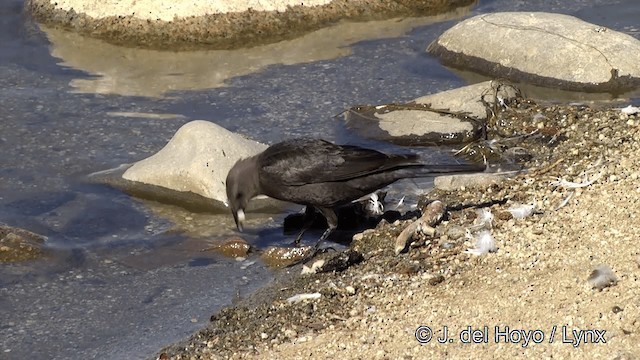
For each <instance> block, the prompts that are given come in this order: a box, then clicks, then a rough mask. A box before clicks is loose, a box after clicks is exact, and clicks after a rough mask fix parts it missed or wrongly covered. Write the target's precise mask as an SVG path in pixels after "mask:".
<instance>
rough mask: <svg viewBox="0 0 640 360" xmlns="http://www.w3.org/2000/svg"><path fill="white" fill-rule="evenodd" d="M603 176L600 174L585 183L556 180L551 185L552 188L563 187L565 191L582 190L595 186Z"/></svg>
mask: <svg viewBox="0 0 640 360" xmlns="http://www.w3.org/2000/svg"><path fill="white" fill-rule="evenodd" d="M601 176H602V173H601V172H600V173H598V175H596V176H594V177H593V178H592V179H591V180H585V181H583V182H579V183H578V182H573V181H568V180H565V179H563V178H556V180H554V181H552V182H551V183H550V184H549V185H551V186H560V187H563V188H565V189H576V188H582V187H586V186H589V185H591V184H593V183H594V182H596V181H597V180H598V179H600V177H601Z"/></svg>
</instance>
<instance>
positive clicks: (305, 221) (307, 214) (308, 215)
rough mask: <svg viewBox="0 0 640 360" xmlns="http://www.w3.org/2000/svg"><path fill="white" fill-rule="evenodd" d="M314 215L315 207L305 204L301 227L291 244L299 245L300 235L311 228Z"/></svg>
mask: <svg viewBox="0 0 640 360" xmlns="http://www.w3.org/2000/svg"><path fill="white" fill-rule="evenodd" d="M315 215H316V209H315V208H314V207H313V206H311V205H307V206H305V208H304V216H303V218H302V228H301V229H300V232H299V233H298V235H297V236H296V238H295V239H294V240H293V246H296V247H297V246H300V241H301V240H302V235H304V233H305V232H306V231H307V230H309V229H310V228H311V225H313V220H314V219H315Z"/></svg>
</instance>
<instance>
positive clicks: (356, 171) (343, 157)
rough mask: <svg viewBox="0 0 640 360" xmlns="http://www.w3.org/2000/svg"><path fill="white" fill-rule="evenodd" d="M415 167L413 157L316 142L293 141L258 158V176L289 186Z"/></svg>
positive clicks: (272, 148) (269, 149)
mask: <svg viewBox="0 0 640 360" xmlns="http://www.w3.org/2000/svg"><path fill="white" fill-rule="evenodd" d="M413 164H415V165H418V163H417V161H416V157H415V156H414V155H387V154H384V153H381V152H379V151H375V150H371V149H364V148H361V147H358V146H351V145H335V144H332V143H330V142H328V141H324V140H319V139H295V140H290V141H286V142H283V143H280V144H276V145H274V146H271V147H270V148H268V149H267V150H265V151H264V152H263V153H262V154H261V155H260V166H261V172H260V174H261V176H262V177H263V179H264V180H266V181H277V182H281V183H283V184H285V185H289V186H297V185H304V184H313V183H322V182H332V181H345V180H349V179H354V178H358V177H361V176H366V175H369V174H373V173H377V172H381V171H385V170H388V169H392V168H395V167H398V166H407V165H413Z"/></svg>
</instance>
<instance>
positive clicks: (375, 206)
mask: <svg viewBox="0 0 640 360" xmlns="http://www.w3.org/2000/svg"><path fill="white" fill-rule="evenodd" d="M367 210H368V211H370V212H371V213H372V214H374V215H382V214H384V204H382V202H381V201H380V198H379V197H378V193H375V192H374V193H371V194H370V195H369V202H368V203H367Z"/></svg>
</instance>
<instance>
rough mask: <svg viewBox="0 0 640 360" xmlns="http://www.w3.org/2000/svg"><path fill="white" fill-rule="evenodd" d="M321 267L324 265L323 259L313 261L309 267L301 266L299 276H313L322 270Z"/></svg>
mask: <svg viewBox="0 0 640 360" xmlns="http://www.w3.org/2000/svg"><path fill="white" fill-rule="evenodd" d="M323 265H324V259H320V260H317V261H314V263H313V264H311V266H307V265H302V272H301V273H300V274H301V275H309V274H315V273H317V272H318V270H319V269H321V268H322V266H323Z"/></svg>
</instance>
